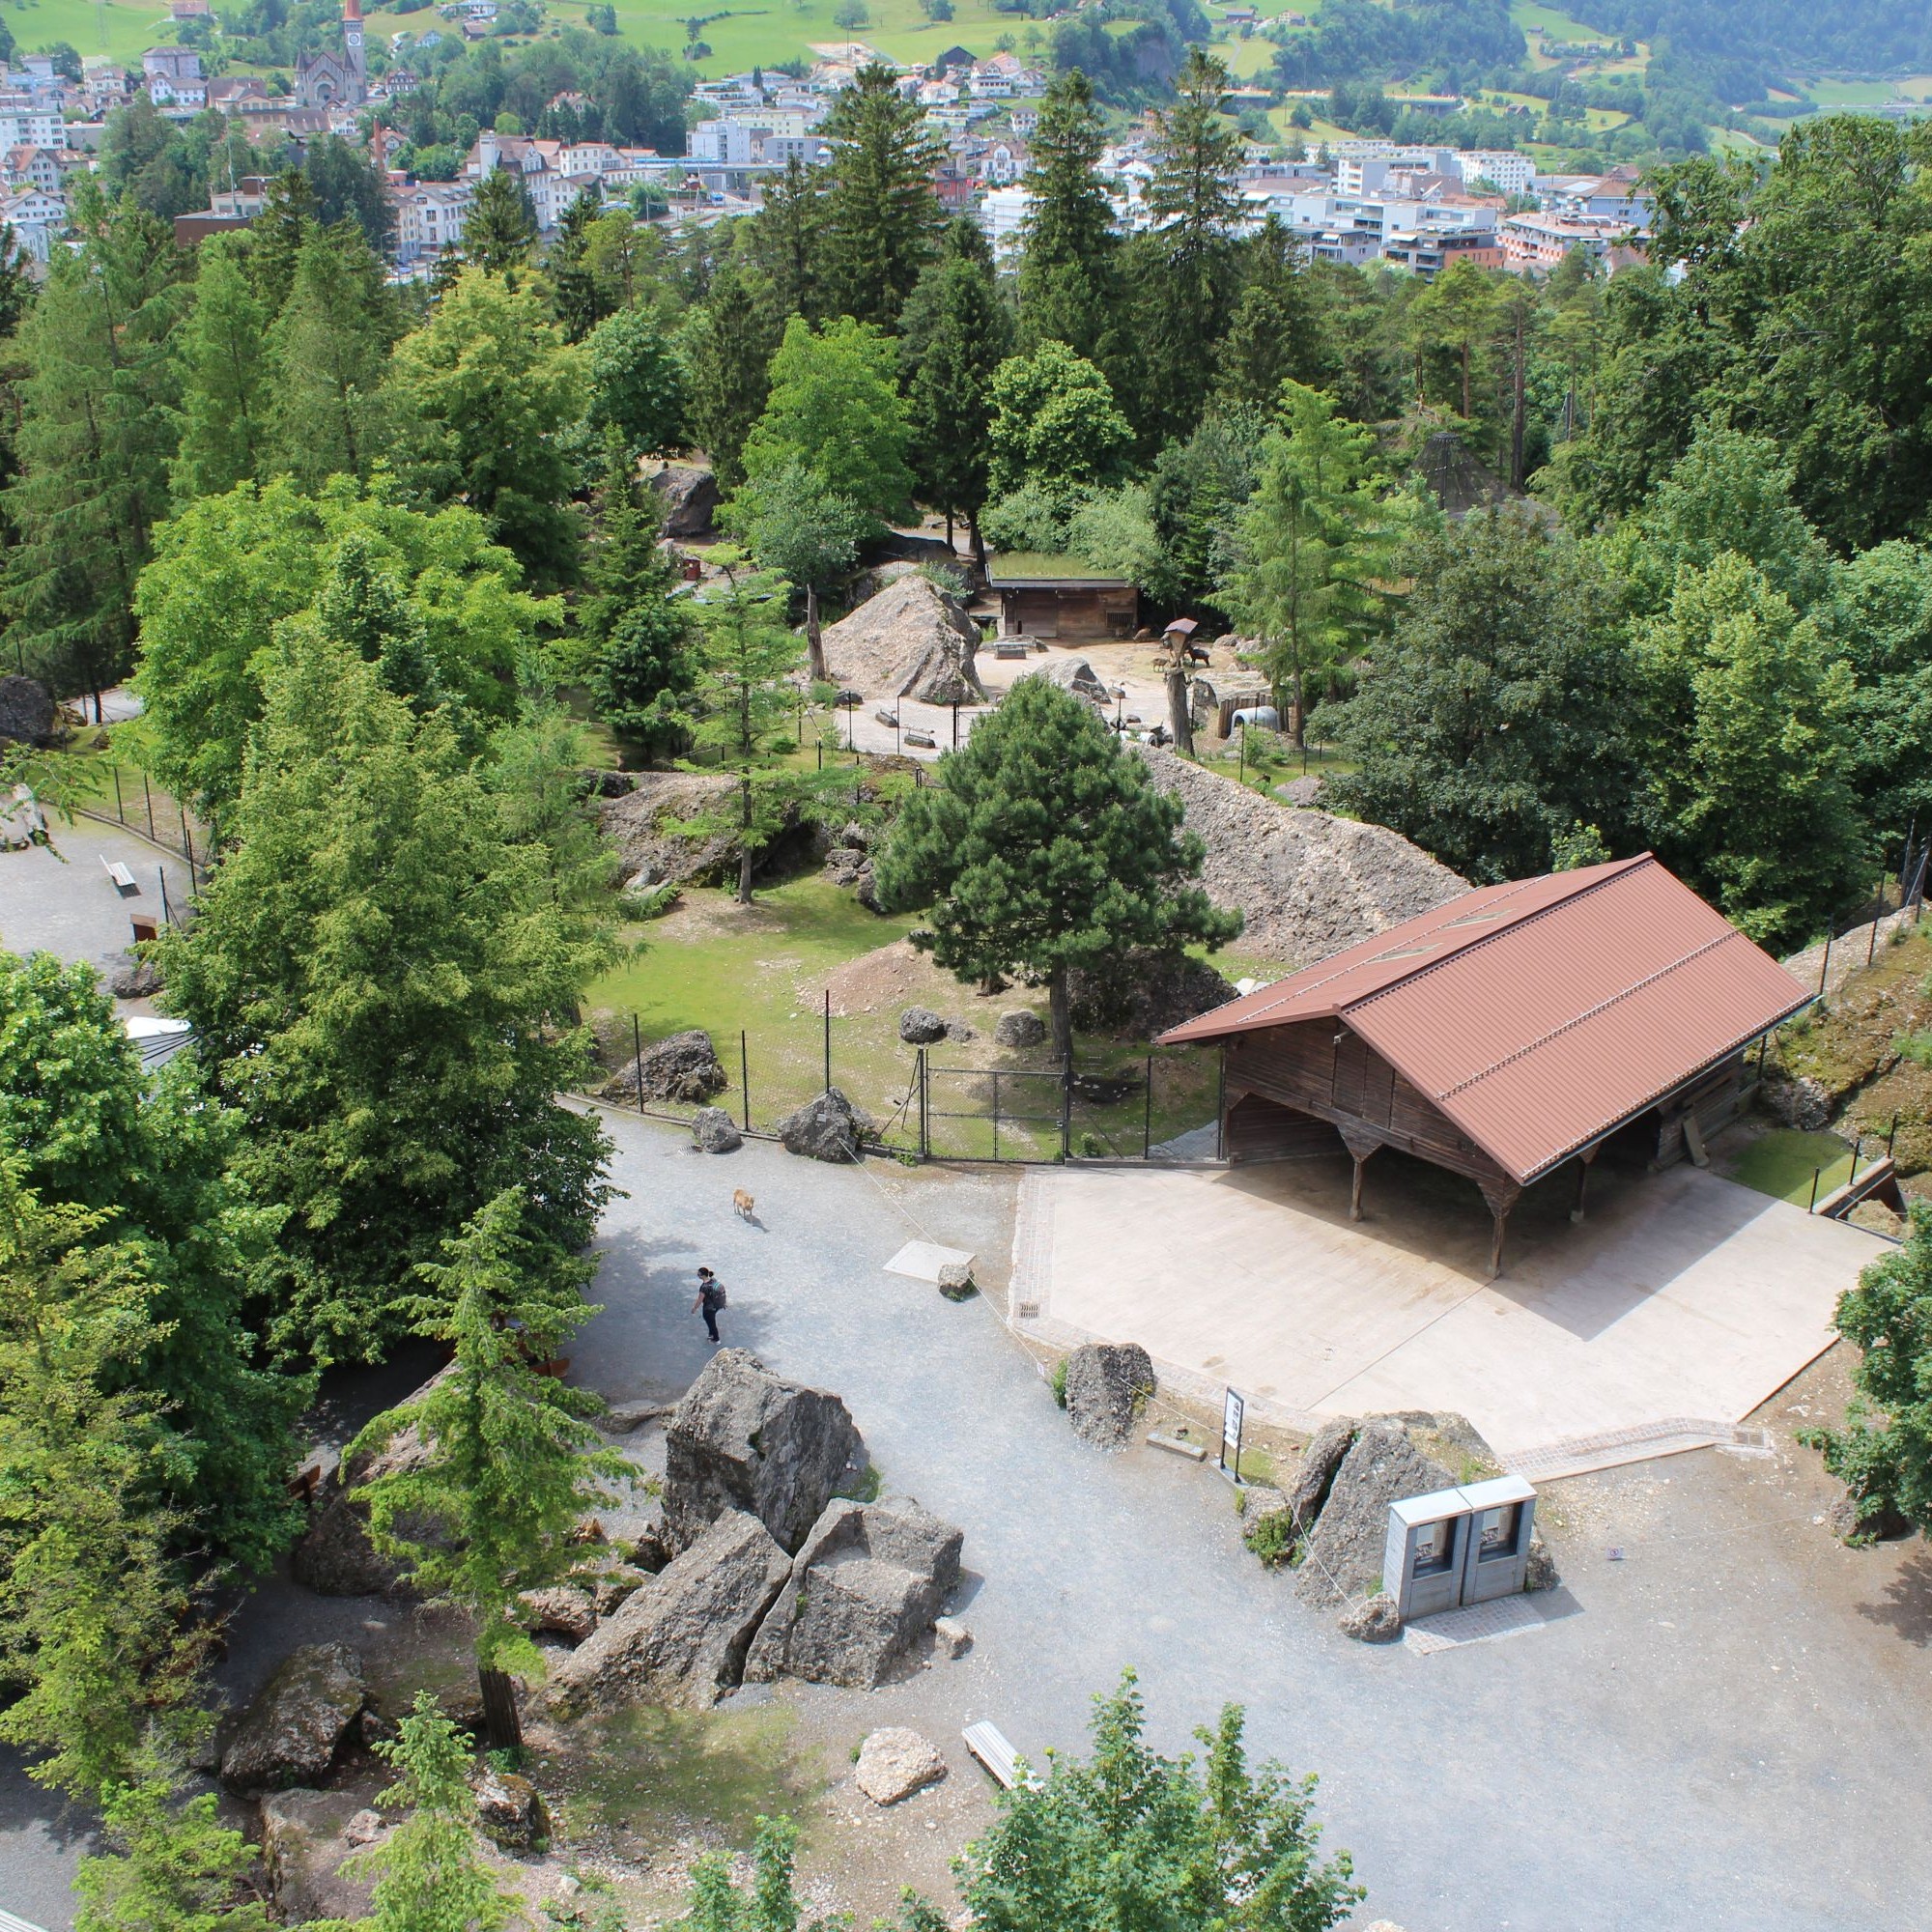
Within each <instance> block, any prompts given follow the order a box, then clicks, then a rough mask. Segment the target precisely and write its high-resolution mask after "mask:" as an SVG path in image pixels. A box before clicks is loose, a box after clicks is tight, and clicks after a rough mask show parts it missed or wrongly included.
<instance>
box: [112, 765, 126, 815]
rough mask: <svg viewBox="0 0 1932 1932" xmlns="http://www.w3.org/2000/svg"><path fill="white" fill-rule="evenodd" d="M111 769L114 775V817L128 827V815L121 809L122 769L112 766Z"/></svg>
mask: <svg viewBox="0 0 1932 1932" xmlns="http://www.w3.org/2000/svg"><path fill="white" fill-rule="evenodd" d="M109 769H110V770H111V771H112V772H113V774H114V816H115V817H116V818H117V819H119V820H120V821H121V823H122V824H123V825H126V824H127V822H128V814H127V813H126V812H125V811H124V810H122V809H121V767H120V766H119V765H113V766H110V767H109Z"/></svg>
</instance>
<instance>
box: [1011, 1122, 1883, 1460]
mask: <svg viewBox="0 0 1932 1932" xmlns="http://www.w3.org/2000/svg"><path fill="white" fill-rule="evenodd" d="M1591 1185H1592V1189H1593V1195H1592V1200H1591V1204H1590V1211H1589V1214H1588V1217H1587V1218H1586V1219H1585V1220H1584V1222H1583V1223H1582V1224H1581V1225H1580V1226H1577V1225H1573V1224H1572V1223H1571V1221H1570V1219H1569V1214H1568V1209H1569V1207H1570V1202H1571V1192H1570V1190H1571V1188H1572V1187H1573V1186H1574V1180H1572V1179H1569V1178H1567V1177H1565V1176H1558V1177H1555V1178H1554V1179H1552V1180H1550V1181H1548V1182H1545V1183H1542V1184H1541V1185H1540V1186H1539V1187H1537V1188H1535V1189H1532V1190H1531V1191H1530V1193H1529V1194H1527V1195H1526V1196H1525V1197H1524V1199H1523V1202H1522V1204H1521V1205H1520V1207H1519V1208H1518V1210H1517V1213H1516V1215H1515V1217H1513V1220H1512V1223H1511V1237H1510V1246H1509V1253H1508V1258H1507V1261H1506V1265H1505V1271H1504V1274H1503V1275H1502V1277H1501V1278H1499V1279H1498V1280H1496V1281H1494V1282H1491V1281H1488V1280H1487V1279H1486V1278H1485V1277H1486V1275H1487V1271H1488V1267H1487V1264H1488V1256H1489V1240H1490V1218H1489V1214H1488V1211H1487V1209H1486V1208H1484V1206H1483V1203H1482V1201H1481V1198H1480V1196H1478V1195H1477V1193H1476V1191H1475V1189H1474V1188H1473V1187H1470V1186H1465V1185H1463V1183H1460V1182H1458V1181H1457V1180H1456V1179H1455V1178H1454V1177H1452V1176H1448V1175H1444V1174H1442V1173H1440V1172H1439V1171H1438V1170H1435V1169H1432V1168H1428V1167H1425V1166H1424V1165H1423V1164H1422V1163H1420V1162H1413V1161H1406V1160H1404V1159H1403V1158H1402V1157H1401V1156H1399V1155H1391V1154H1389V1153H1386V1152H1384V1153H1382V1154H1378V1156H1377V1158H1376V1160H1375V1162H1374V1163H1373V1164H1372V1165H1371V1167H1370V1169H1369V1180H1368V1189H1367V1197H1366V1198H1367V1202H1368V1208H1369V1213H1368V1218H1367V1219H1365V1220H1364V1221H1362V1222H1360V1223H1350V1220H1349V1219H1348V1188H1349V1168H1348V1163H1347V1162H1346V1161H1345V1160H1338V1161H1332V1162H1331V1161H1316V1162H1283V1163H1278V1164H1273V1165H1269V1166H1264V1167H1252V1168H1237V1169H1231V1170H1226V1171H1221V1172H1215V1173H1200V1172H1193V1173H1186V1172H1159V1171H1151V1170H1148V1169H1144V1168H1132V1169H1130V1168H1106V1169H1078V1168H1076V1169H1037V1170H1034V1171H1032V1172H1031V1173H1030V1174H1029V1175H1028V1178H1027V1180H1026V1184H1025V1189H1024V1192H1023V1194H1022V1199H1021V1209H1020V1219H1019V1225H1018V1228H1017V1231H1016V1234H1015V1240H1014V1249H1015V1253H1014V1262H1015V1268H1014V1282H1013V1299H1014V1304H1015V1307H1016V1309H1017V1310H1018V1311H1019V1312H1020V1315H1021V1325H1022V1326H1023V1327H1027V1328H1030V1329H1031V1330H1033V1331H1034V1332H1036V1333H1037V1334H1039V1335H1040V1336H1041V1337H1042V1338H1043V1339H1049V1340H1059V1341H1067V1340H1072V1339H1076V1338H1081V1337H1087V1336H1097V1337H1101V1338H1104V1339H1106V1340H1110V1341H1134V1342H1139V1343H1141V1344H1142V1345H1143V1346H1144V1347H1145V1348H1146V1349H1147V1350H1148V1352H1149V1353H1150V1354H1151V1355H1152V1356H1153V1357H1154V1359H1155V1361H1156V1362H1157V1363H1159V1364H1161V1365H1162V1367H1163V1369H1164V1370H1165V1371H1166V1372H1167V1374H1168V1376H1169V1378H1170V1379H1171V1380H1173V1381H1176V1382H1179V1383H1180V1384H1182V1385H1190V1384H1191V1385H1194V1386H1195V1387H1197V1388H1198V1389H1199V1391H1200V1392H1201V1393H1203V1394H1208V1393H1216V1392H1218V1390H1219V1388H1220V1387H1221V1386H1223V1385H1230V1384H1231V1385H1233V1386H1234V1387H1236V1388H1238V1389H1240V1390H1241V1391H1242V1393H1243V1394H1245V1395H1248V1396H1250V1397H1252V1398H1255V1399H1257V1400H1258V1401H1259V1402H1260V1403H1262V1404H1263V1405H1265V1406H1267V1407H1268V1408H1269V1409H1271V1410H1272V1411H1273V1412H1274V1413H1275V1414H1276V1415H1278V1416H1279V1417H1281V1419H1283V1420H1285V1421H1287V1422H1290V1423H1292V1424H1293V1423H1302V1424H1304V1425H1306V1424H1308V1423H1310V1422H1312V1420H1313V1419H1314V1418H1316V1417H1319V1416H1322V1415H1334V1414H1360V1413H1363V1412H1365V1411H1370V1410H1382V1409H1399V1408H1429V1409H1435V1408H1447V1409H1456V1410H1460V1411H1461V1412H1462V1413H1463V1414H1464V1415H1467V1416H1468V1417H1469V1419H1470V1420H1471V1421H1472V1422H1474V1423H1475V1425H1476V1426H1477V1428H1478V1429H1480V1430H1481V1431H1482V1432H1483V1434H1484V1435H1486V1436H1487V1437H1488V1438H1489V1440H1490V1441H1491V1442H1492V1444H1493V1445H1494V1446H1495V1448H1496V1450H1497V1452H1498V1454H1500V1455H1502V1456H1503V1457H1504V1458H1505V1460H1506V1461H1508V1462H1510V1463H1512V1465H1513V1466H1516V1465H1520V1466H1522V1467H1524V1468H1525V1469H1534V1470H1535V1472H1536V1473H1537V1475H1539V1476H1541V1477H1542V1478H1543V1479H1544V1480H1548V1479H1550V1478H1551V1477H1553V1476H1556V1475H1561V1474H1570V1473H1575V1472H1576V1471H1577V1470H1579V1469H1584V1468H1604V1467H1608V1466H1610V1465H1611V1464H1613V1463H1627V1462H1637V1461H1642V1460H1646V1459H1648V1458H1649V1457H1652V1456H1657V1455H1666V1454H1669V1453H1672V1452H1673V1451H1675V1450H1680V1449H1690V1448H1697V1447H1703V1446H1707V1445H1709V1444H1711V1443H1714V1442H1724V1441H1727V1440H1729V1438H1730V1426H1731V1425H1732V1424H1734V1423H1736V1422H1738V1421H1740V1420H1741V1419H1742V1418H1743V1417H1745V1416H1747V1415H1748V1414H1749V1413H1750V1411H1751V1410H1752V1409H1754V1408H1755V1407H1756V1406H1758V1405H1759V1404H1760V1403H1762V1402H1763V1401H1764V1400H1765V1399H1766V1398H1767V1397H1768V1396H1770V1395H1771V1394H1772V1393H1773V1392H1774V1391H1775V1390H1776V1389H1778V1388H1780V1387H1782V1386H1783V1384H1784V1383H1785V1382H1787V1381H1789V1380H1790V1379H1791V1378H1792V1377H1793V1376H1795V1375H1796V1374H1798V1372H1799V1371H1800V1370H1801V1369H1803V1368H1804V1366H1805V1364H1806V1363H1808V1362H1810V1361H1811V1360H1812V1359H1814V1358H1815V1357H1816V1356H1817V1355H1819V1354H1820V1353H1822V1352H1823V1351H1824V1350H1826V1349H1827V1348H1829V1347H1830V1346H1831V1343H1832V1341H1833V1328H1832V1318H1833V1310H1834V1308H1835V1307H1836V1305H1837V1300H1838V1296H1839V1295H1840V1294H1841V1293H1843V1292H1844V1291H1845V1290H1846V1289H1847V1288H1849V1287H1851V1285H1852V1284H1853V1282H1854V1281H1855V1280H1856V1279H1857V1277H1858V1273H1859V1270H1860V1268H1861V1267H1862V1266H1863V1265H1864V1264H1865V1263H1866V1262H1868V1261H1869V1260H1871V1258H1872V1257H1873V1256H1874V1255H1875V1254H1878V1253H1881V1252H1883V1251H1884V1248H1885V1245H1886V1244H1885V1243H1883V1242H1882V1241H1880V1240H1879V1238H1878V1237H1877V1236H1872V1235H1868V1234H1866V1233H1864V1232H1863V1231H1862V1230H1861V1229H1858V1228H1852V1227H1848V1226H1846V1225H1844V1224H1843V1223H1841V1222H1836V1221H1828V1220H1825V1219H1823V1218H1822V1217H1818V1216H1813V1215H1808V1214H1806V1213H1804V1210H1803V1209H1801V1208H1793V1207H1791V1206H1790V1205H1789V1204H1788V1203H1785V1202H1781V1201H1775V1200H1773V1199H1771V1198H1770V1197H1769V1196H1766V1195H1762V1194H1757V1193H1754V1192H1752V1191H1751V1190H1750V1189H1748V1188H1744V1187H1740V1186H1738V1185H1736V1184H1735V1183H1734V1182H1732V1181H1728V1180H1722V1179H1719V1178H1718V1177H1717V1176H1715V1175H1713V1174H1711V1173H1709V1172H1707V1171H1703V1170H1699V1169H1697V1168H1693V1167H1689V1166H1683V1167H1674V1168H1669V1169H1666V1170H1665V1171H1664V1172H1663V1173H1662V1174H1655V1175H1650V1174H1641V1173H1633V1174H1627V1175H1607V1174H1599V1175H1598V1176H1594V1177H1593V1178H1592V1182H1591ZM1464 1197H1466V1198H1464ZM1028 1310H1032V1311H1033V1312H1032V1313H1031V1314H1028V1313H1027V1311H1028Z"/></svg>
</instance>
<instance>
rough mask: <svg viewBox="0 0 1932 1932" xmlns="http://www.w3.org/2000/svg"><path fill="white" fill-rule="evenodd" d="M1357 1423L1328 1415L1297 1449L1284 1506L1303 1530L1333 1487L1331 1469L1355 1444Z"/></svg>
mask: <svg viewBox="0 0 1932 1932" xmlns="http://www.w3.org/2000/svg"><path fill="white" fill-rule="evenodd" d="M1360 1428H1361V1424H1360V1423H1358V1422H1357V1421H1356V1420H1355V1418H1354V1417H1353V1416H1351V1415H1331V1416H1330V1417H1329V1418H1328V1420H1327V1421H1326V1422H1324V1423H1323V1424H1322V1425H1321V1428H1320V1429H1318V1430H1317V1431H1316V1432H1315V1434H1314V1435H1313V1436H1312V1437H1311V1438H1310V1440H1309V1444H1308V1447H1307V1448H1306V1449H1304V1450H1303V1451H1302V1452H1301V1466H1300V1467H1299V1468H1298V1469H1296V1470H1295V1472H1294V1482H1293V1486H1292V1487H1291V1488H1290V1490H1289V1492H1288V1508H1289V1512H1290V1514H1291V1515H1292V1516H1293V1518H1294V1520H1295V1523H1296V1524H1297V1526H1298V1527H1300V1528H1301V1529H1303V1530H1307V1529H1310V1528H1312V1527H1313V1526H1314V1523H1315V1519H1316V1518H1317V1517H1319V1516H1320V1515H1321V1506H1322V1504H1323V1503H1325V1502H1326V1501H1327V1500H1328V1492H1329V1491H1330V1489H1332V1488H1333V1487H1334V1483H1335V1472H1336V1470H1338V1469H1339V1468H1340V1467H1341V1466H1342V1460H1343V1458H1344V1457H1345V1456H1347V1455H1348V1453H1349V1451H1350V1449H1352V1448H1353V1447H1354V1446H1355V1436H1356V1435H1357V1433H1358V1432H1359V1431H1360Z"/></svg>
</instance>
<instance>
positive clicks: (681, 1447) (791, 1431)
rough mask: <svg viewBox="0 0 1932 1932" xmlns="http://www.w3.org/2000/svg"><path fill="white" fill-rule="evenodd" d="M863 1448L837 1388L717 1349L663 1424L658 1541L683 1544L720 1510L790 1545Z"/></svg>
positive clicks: (742, 1352)
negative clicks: (807, 1384)
mask: <svg viewBox="0 0 1932 1932" xmlns="http://www.w3.org/2000/svg"><path fill="white" fill-rule="evenodd" d="M863 1447H864V1444H863V1443H862V1442H861V1440H860V1436H859V1432H858V1430H857V1428H856V1427H855V1426H854V1425H853V1421H852V1417H851V1415H850V1414H849V1413H848V1412H847V1410H846V1407H845V1405H844V1404H843V1403H842V1402H840V1401H839V1399H838V1397H837V1396H836V1395H833V1394H831V1393H830V1392H829V1391H827V1390H825V1389H814V1388H804V1387H801V1386H800V1385H799V1384H797V1383H796V1382H787V1381H781V1380H780V1379H779V1378H778V1377H777V1376H775V1375H773V1374H772V1373H771V1371H770V1370H768V1369H766V1368H765V1367H764V1366H763V1365H762V1364H761V1363H760V1362H759V1361H758V1360H757V1358H756V1357H755V1356H753V1355H752V1354H751V1353H749V1352H748V1351H747V1350H743V1349H720V1350H718V1352H717V1353H716V1354H714V1355H713V1356H712V1357H711V1359H710V1360H709V1361H708V1362H707V1363H706V1364H705V1365H704V1372H703V1374H701V1375H700V1376H699V1377H698V1378H697V1379H696V1381H695V1382H693V1383H692V1385H691V1387H690V1388H689V1389H688V1390H687V1391H686V1392H685V1397H684V1400H683V1401H682V1402H680V1403H679V1404H678V1406H677V1409H676V1412H675V1413H674V1414H673V1415H672V1416H671V1419H670V1421H669V1423H668V1425H667V1427H666V1430H665V1478H664V1521H665V1538H666V1541H667V1542H668V1544H669V1546H670V1547H671V1548H672V1549H673V1550H678V1549H686V1548H690V1546H691V1545H692V1544H693V1543H695V1542H696V1540H697V1539H698V1537H700V1536H701V1535H702V1534H703V1533H704V1530H705V1528H706V1527H707V1525H709V1524H710V1523H711V1522H712V1521H713V1520H716V1519H717V1518H718V1517H720V1516H722V1515H724V1514H725V1512H726V1511H728V1510H744V1511H747V1512H749V1513H750V1514H751V1515H753V1516H754V1517H756V1518H757V1519H758V1520H760V1521H761V1522H763V1523H764V1525H765V1527H766V1528H767V1529H768V1530H769V1531H770V1532H771V1534H772V1535H773V1536H775V1537H776V1538H777V1539H778V1541H779V1542H780V1543H781V1545H782V1546H783V1548H785V1549H786V1550H787V1551H790V1550H795V1549H797V1548H798V1547H799V1546H800V1544H801V1543H803V1542H804V1540H805V1538H806V1535H807V1534H808V1532H809V1531H810V1529H811V1527H812V1525H813V1524H814V1523H815V1522H816V1521H817V1520H818V1519H819V1516H820V1515H821V1513H822V1512H823V1511H824V1509H825V1506H826V1504H827V1503H828V1502H830V1501H831V1499H832V1492H833V1491H834V1490H835V1489H837V1488H838V1483H839V1481H840V1480H841V1479H842V1477H843V1476H844V1474H845V1470H846V1468H847V1466H848V1465H849V1464H850V1463H852V1462H853V1460H854V1459H855V1458H856V1457H857V1456H858V1454H859V1453H860V1451H861V1449H862V1448H863Z"/></svg>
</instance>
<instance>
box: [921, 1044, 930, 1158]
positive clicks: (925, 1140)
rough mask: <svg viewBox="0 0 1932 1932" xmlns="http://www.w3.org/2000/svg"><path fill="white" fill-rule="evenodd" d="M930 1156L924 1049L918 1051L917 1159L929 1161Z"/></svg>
mask: <svg viewBox="0 0 1932 1932" xmlns="http://www.w3.org/2000/svg"><path fill="white" fill-rule="evenodd" d="M931 1156H932V1141H931V1134H930V1128H929V1127H928V1124H927V1116H926V1111H925V1048H924V1047H921V1048H920V1050H919V1157H920V1159H921V1160H929V1159H930V1158H931Z"/></svg>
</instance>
